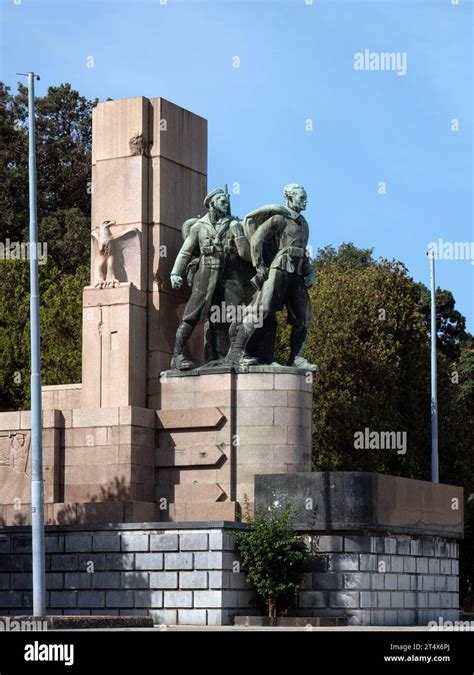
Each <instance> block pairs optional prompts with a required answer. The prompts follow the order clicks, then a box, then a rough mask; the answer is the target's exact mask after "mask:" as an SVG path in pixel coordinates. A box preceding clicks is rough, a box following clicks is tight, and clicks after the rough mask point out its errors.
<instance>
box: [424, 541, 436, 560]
mask: <svg viewBox="0 0 474 675" xmlns="http://www.w3.org/2000/svg"><path fill="white" fill-rule="evenodd" d="M422 548H423V555H424V556H433V555H434V554H435V545H434V541H423V543H422Z"/></svg>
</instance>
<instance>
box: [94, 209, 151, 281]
mask: <svg viewBox="0 0 474 675" xmlns="http://www.w3.org/2000/svg"><path fill="white" fill-rule="evenodd" d="M112 225H115V221H113V220H104V221H103V222H102V223H101V224H100V225H99V226H96V229H95V230H94V231H92V232H91V237H92V259H93V264H92V270H93V285H94V286H95V288H113V287H114V286H119V285H120V283H127V282H131V283H134V284H135V285H136V286H137V287H139V275H140V257H141V246H140V230H139V229H138V228H136V227H129V228H127V229H126V230H124V231H123V232H119V233H117V234H112V233H111V231H110V228H111V226H112Z"/></svg>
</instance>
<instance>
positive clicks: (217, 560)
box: [183, 551, 223, 570]
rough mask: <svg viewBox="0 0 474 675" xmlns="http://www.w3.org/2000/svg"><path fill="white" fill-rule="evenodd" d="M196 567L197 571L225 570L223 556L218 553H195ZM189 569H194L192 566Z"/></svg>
mask: <svg viewBox="0 0 474 675" xmlns="http://www.w3.org/2000/svg"><path fill="white" fill-rule="evenodd" d="M186 555H189V554H186ZM194 567H195V569H197V570H220V569H222V568H223V554H222V553H220V552H218V551H212V552H209V553H195V554H194ZM183 569H186V568H183ZM189 569H192V566H191V567H189Z"/></svg>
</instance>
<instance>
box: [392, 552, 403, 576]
mask: <svg viewBox="0 0 474 675" xmlns="http://www.w3.org/2000/svg"><path fill="white" fill-rule="evenodd" d="M390 572H394V573H397V574H400V573H401V572H403V557H402V556H400V555H391V556H390Z"/></svg>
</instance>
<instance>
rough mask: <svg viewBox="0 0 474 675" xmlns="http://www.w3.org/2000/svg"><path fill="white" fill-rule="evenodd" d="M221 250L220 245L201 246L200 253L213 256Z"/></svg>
mask: <svg viewBox="0 0 474 675" xmlns="http://www.w3.org/2000/svg"><path fill="white" fill-rule="evenodd" d="M223 250H224V249H223V248H222V246H215V245H213V246H203V247H202V254H203V256H211V255H212V256H213V255H214V254H215V253H223Z"/></svg>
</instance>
